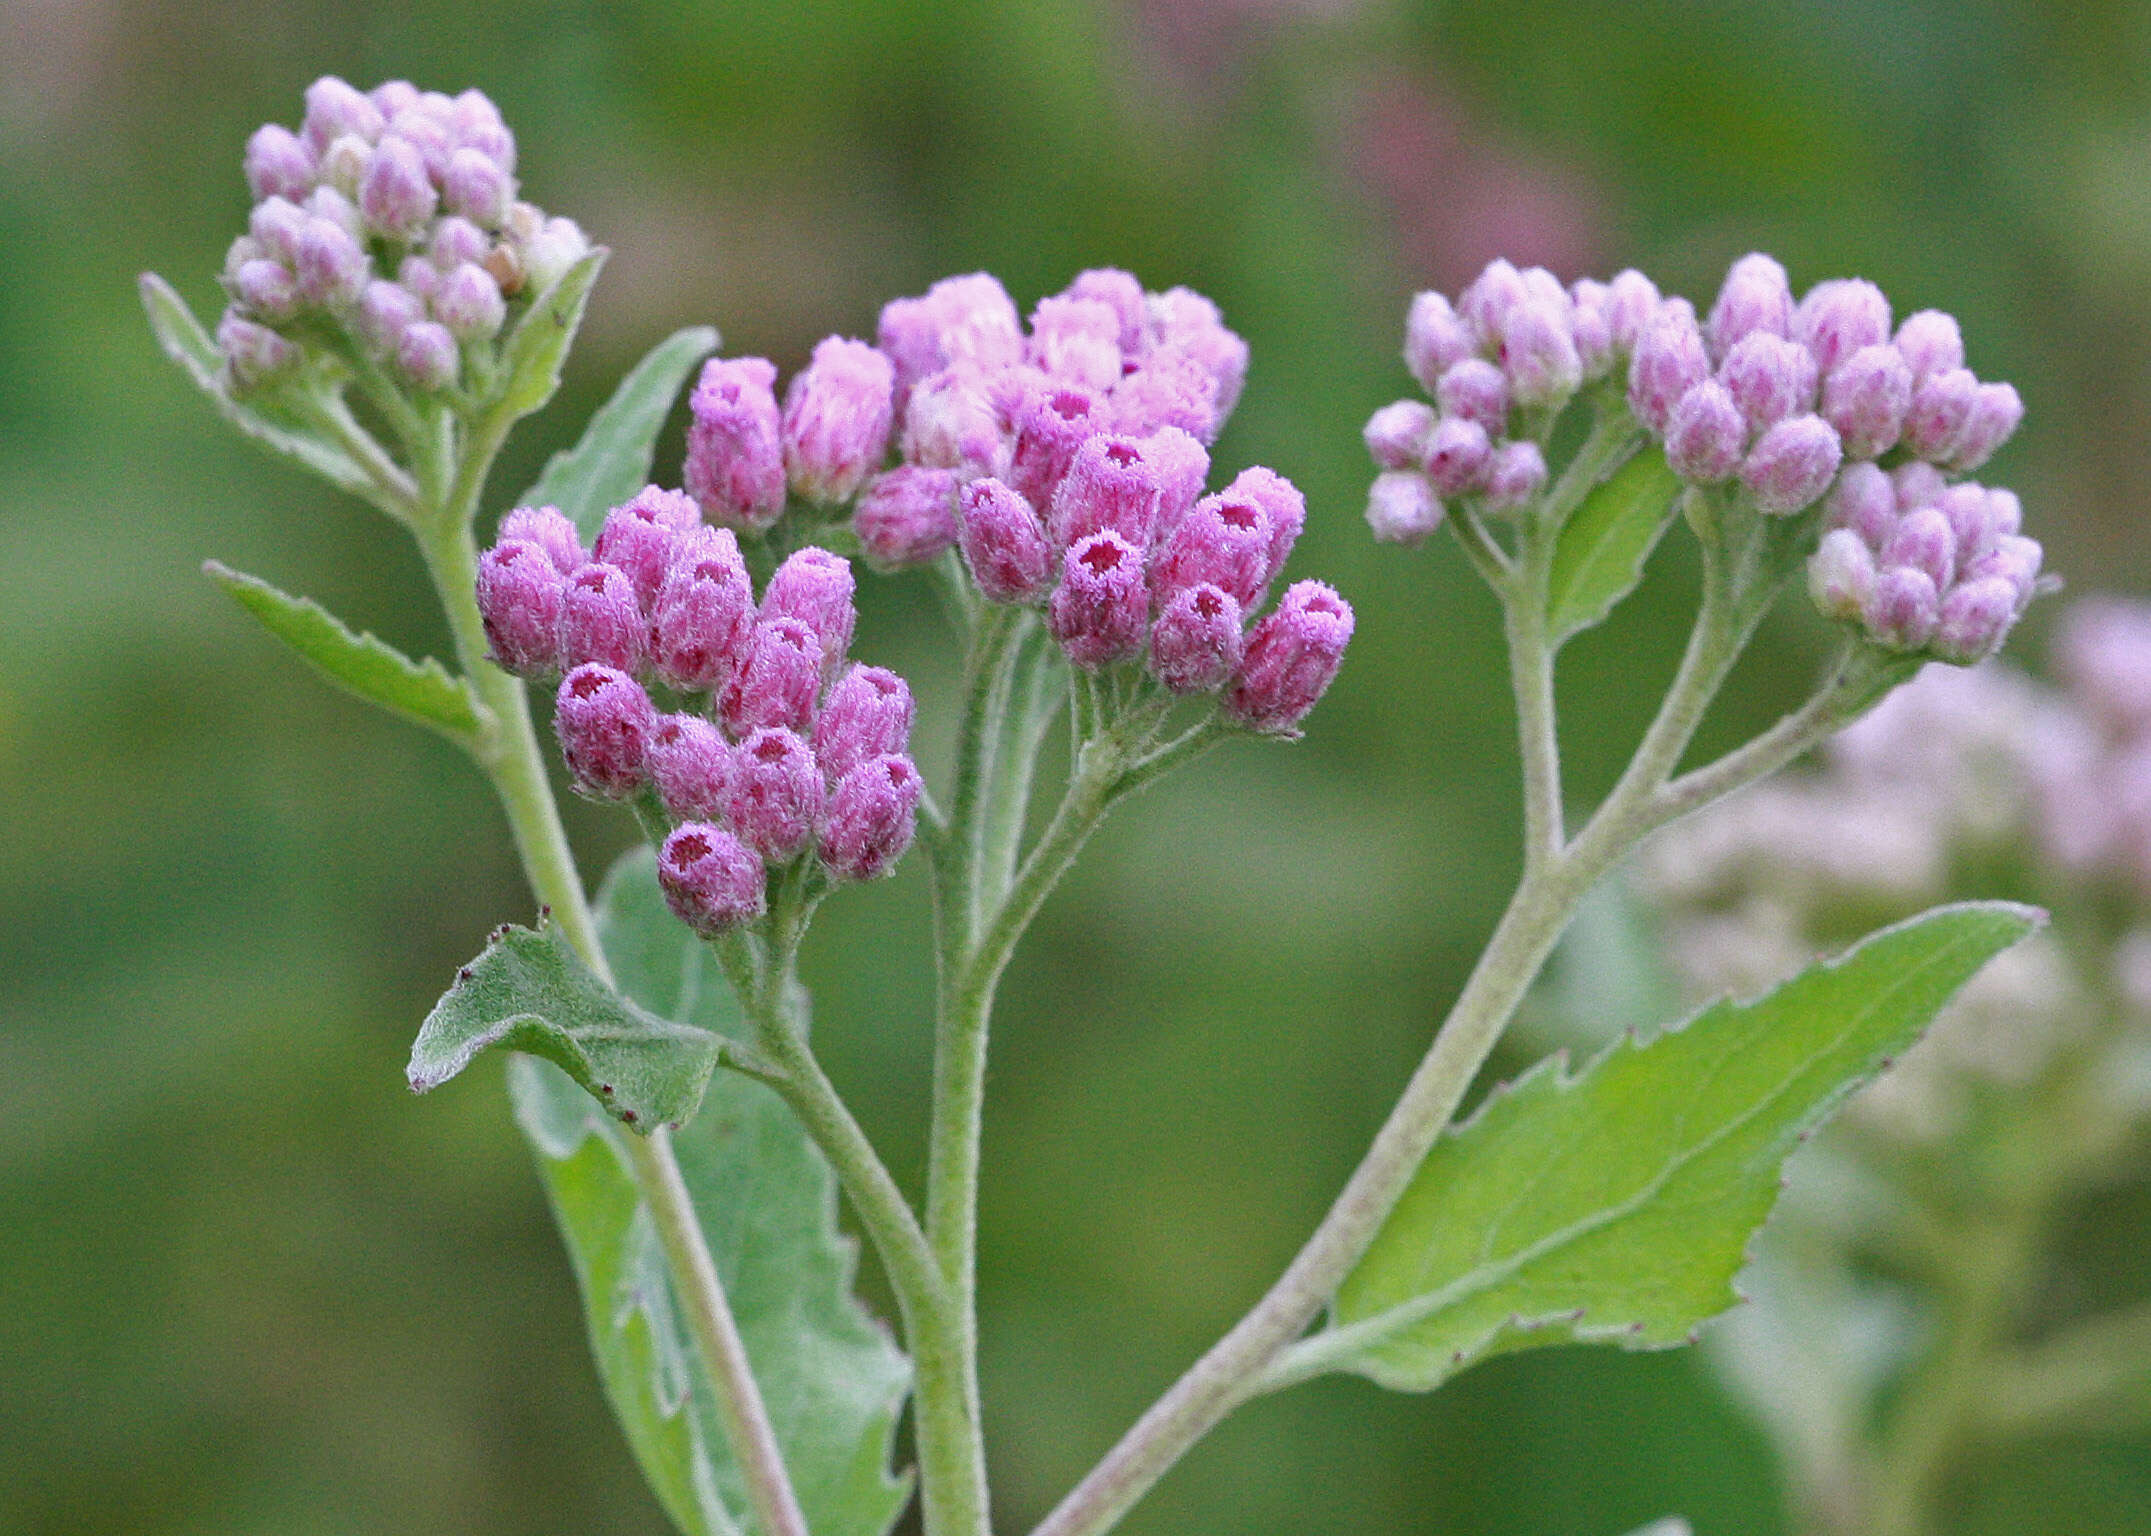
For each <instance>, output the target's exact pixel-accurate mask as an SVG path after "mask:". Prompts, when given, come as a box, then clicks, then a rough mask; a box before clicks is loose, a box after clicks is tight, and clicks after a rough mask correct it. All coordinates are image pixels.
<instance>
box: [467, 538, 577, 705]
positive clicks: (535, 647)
mask: <svg viewBox="0 0 2151 1536" xmlns="http://www.w3.org/2000/svg"><path fill="white" fill-rule="evenodd" d="M566 588H567V578H566V577H565V576H563V575H561V573H560V568H559V567H558V566H556V565H554V564H553V561H552V558H551V556H549V555H548V554H547V553H546V552H545V550H544V549H542V548H541V547H539V546H538V545H537V544H534V543H532V542H530V541H529V540H526V539H503V540H501V541H500V542H499V543H498V544H495V545H494V546H493V547H492V548H491V549H489V550H487V551H486V552H485V554H484V555H483V556H482V557H481V558H480V559H479V561H478V616H479V618H480V619H482V620H483V621H484V623H485V637H486V643H487V644H489V645H490V646H491V647H492V648H493V661H494V663H495V664H496V665H497V666H499V667H500V668H501V669H502V670H504V671H508V672H513V673H514V674H515V675H516V676H518V677H542V676H545V675H547V674H548V673H552V672H557V671H559V670H560V635H559V629H560V609H561V604H562V601H563V599H564V597H565V595H566Z"/></svg>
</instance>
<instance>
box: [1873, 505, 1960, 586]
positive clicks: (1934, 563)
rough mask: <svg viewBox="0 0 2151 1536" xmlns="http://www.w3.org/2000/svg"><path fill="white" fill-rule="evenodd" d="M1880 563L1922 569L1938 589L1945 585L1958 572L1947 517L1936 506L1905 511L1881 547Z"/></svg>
mask: <svg viewBox="0 0 2151 1536" xmlns="http://www.w3.org/2000/svg"><path fill="white" fill-rule="evenodd" d="M1882 563H1883V564H1885V565H1892V566H1908V567H1910V568H1911V569H1913V570H1915V571H1923V572H1925V573H1926V576H1927V579H1928V580H1929V581H1931V582H1933V583H1934V586H1935V589H1936V590H1937V591H1940V590H1941V589H1943V588H1945V587H1947V586H1948V585H1949V583H1950V581H1951V579H1952V578H1953V577H1954V576H1955V575H1956V571H1957V537H1956V535H1955V534H1953V533H1951V532H1950V528H1949V519H1948V518H1946V517H1944V516H1943V515H1942V513H1941V510H1940V509H1939V508H1936V507H1920V508H1918V509H1917V510H1916V511H1912V512H1907V513H1906V514H1905V515H1904V517H1903V518H1902V519H1900V520H1899V522H1898V524H1897V531H1896V532H1895V533H1893V534H1891V535H1890V541H1889V543H1888V544H1886V545H1884V546H1883V549H1882Z"/></svg>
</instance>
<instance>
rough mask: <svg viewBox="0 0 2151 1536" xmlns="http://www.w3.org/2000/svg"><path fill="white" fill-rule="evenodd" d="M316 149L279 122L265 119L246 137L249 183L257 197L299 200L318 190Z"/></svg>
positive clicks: (247, 182)
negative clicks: (264, 121)
mask: <svg viewBox="0 0 2151 1536" xmlns="http://www.w3.org/2000/svg"><path fill="white" fill-rule="evenodd" d="M314 171H315V166H314V151H313V150H312V149H310V148H308V147H307V144H306V141H305V140H304V139H302V138H300V137H299V136H298V135H297V134H295V133H293V132H292V131H291V130H290V129H289V128H286V127H284V126H283V125H282V124H279V123H264V124H262V125H261V127H259V128H257V129H255V130H254V134H253V137H251V138H249V139H248V140H247V141H246V184H247V186H249V187H250V188H252V189H253V192H254V196H255V197H256V198H264V197H283V198H289V199H290V200H291V201H292V202H298V201H299V200H300V199H301V198H303V197H305V196H306V194H307V193H309V192H311V191H313V190H314Z"/></svg>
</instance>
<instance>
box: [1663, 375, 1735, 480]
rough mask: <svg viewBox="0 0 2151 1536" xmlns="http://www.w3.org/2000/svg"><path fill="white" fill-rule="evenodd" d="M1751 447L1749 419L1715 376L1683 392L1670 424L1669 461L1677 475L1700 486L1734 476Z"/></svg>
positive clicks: (1667, 459)
mask: <svg viewBox="0 0 2151 1536" xmlns="http://www.w3.org/2000/svg"><path fill="white" fill-rule="evenodd" d="M1747 446H1748V421H1747V418H1746V417H1745V416H1743V415H1742V414H1741V412H1740V407H1739V406H1738V405H1736V404H1734V403H1733V396H1732V393H1731V391H1729V390H1728V389H1726V387H1725V386H1724V385H1723V384H1720V383H1719V382H1718V381H1717V380H1715V379H1705V380H1704V381H1703V382H1702V383H1700V384H1698V385H1696V386H1695V387H1694V388H1693V389H1691V390H1689V391H1688V393H1686V394H1685V395H1682V396H1681V397H1680V404H1679V405H1677V406H1675V407H1674V408H1673V415H1672V418H1671V420H1669V421H1668V422H1667V423H1666V462H1667V463H1668V464H1670V465H1671V466H1672V467H1673V473H1674V474H1676V475H1678V476H1680V477H1681V478H1682V479H1683V480H1688V481H1693V482H1694V483H1696V484H1698V485H1717V484H1719V483H1720V482H1721V481H1725V480H1730V479H1732V478H1733V476H1734V474H1735V473H1737V472H1738V471H1739V469H1740V461H1741V457H1742V455H1743V454H1744V453H1745V452H1746V450H1747Z"/></svg>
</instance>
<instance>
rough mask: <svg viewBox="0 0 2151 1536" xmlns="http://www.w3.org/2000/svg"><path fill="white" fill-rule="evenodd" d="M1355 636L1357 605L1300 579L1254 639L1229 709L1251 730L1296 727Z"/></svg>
mask: <svg viewBox="0 0 2151 1536" xmlns="http://www.w3.org/2000/svg"><path fill="white" fill-rule="evenodd" d="M1351 639H1352V605H1351V604H1350V603H1348V602H1346V601H1345V600H1344V599H1343V598H1342V597H1339V596H1338V595H1337V593H1336V591H1335V590H1334V589H1333V588H1331V587H1329V586H1327V585H1325V584H1324V583H1322V582H1319V581H1300V582H1294V583H1293V584H1292V586H1290V587H1289V588H1287V589H1286V591H1285V595H1284V596H1283V597H1282V598H1280V599H1279V600H1278V603H1277V607H1276V609H1275V610H1273V611H1272V612H1271V614H1270V615H1269V617H1268V618H1266V619H1264V620H1263V621H1262V622H1261V623H1260V624H1257V625H1256V626H1255V630H1254V633H1253V634H1252V635H1250V636H1249V637H1248V641H1247V653H1246V657H1245V659H1244V660H1243V661H1242V662H1241V663H1240V672H1239V676H1238V677H1236V678H1235V679H1234V680H1233V684H1232V687H1231V689H1230V690H1229V691H1228V692H1227V693H1226V695H1225V712H1226V713H1227V714H1228V715H1230V716H1231V717H1232V718H1233V719H1235V720H1237V721H1239V722H1240V723H1241V724H1242V725H1244V726H1246V727H1248V728H1249V729H1250V730H1256V731H1265V732H1268V733H1270V734H1273V735H1288V734H1292V733H1294V732H1295V731H1296V729H1297V727H1298V725H1299V723H1300V721H1302V720H1304V719H1305V718H1306V717H1307V712H1308V711H1309V710H1311V709H1313V708H1314V707H1315V704H1316V702H1317V701H1319V700H1320V699H1321V697H1322V695H1323V694H1324V693H1325V692H1326V691H1327V690H1328V688H1329V685H1330V683H1331V682H1333V681H1334V680H1335V679H1336V676H1337V669H1338V668H1339V667H1340V666H1342V665H1343V663H1344V649H1345V646H1346V645H1348V644H1350V642H1351Z"/></svg>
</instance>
